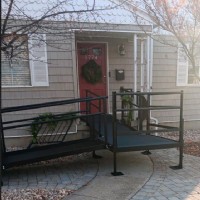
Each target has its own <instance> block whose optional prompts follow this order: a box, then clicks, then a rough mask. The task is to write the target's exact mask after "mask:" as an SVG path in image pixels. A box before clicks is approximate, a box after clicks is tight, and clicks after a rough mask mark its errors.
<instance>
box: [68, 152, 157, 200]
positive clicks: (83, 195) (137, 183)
mask: <svg viewBox="0 0 200 200" xmlns="http://www.w3.org/2000/svg"><path fill="white" fill-rule="evenodd" d="M98 154H99V155H102V156H103V158H102V159H100V160H99V170H98V173H97V176H96V177H95V179H93V180H92V181H91V182H90V183H89V184H88V185H87V186H86V187H83V188H82V189H80V190H78V191H76V192H74V193H73V194H72V195H71V196H67V197H66V198H65V200H94V199H99V200H105V199H106V200H125V199H130V198H131V197H132V196H133V195H134V194H135V193H136V192H137V191H138V190H139V189H140V188H141V187H142V186H143V185H144V184H145V183H146V182H147V181H148V180H149V178H150V176H151V175H152V173H153V165H152V162H151V160H150V159H149V157H148V156H145V155H142V154H141V153H140V152H129V153H119V154H118V155H117V160H118V162H117V163H118V171H121V172H123V173H124V175H123V176H112V175H111V171H112V170H113V163H112V162H113V159H112V155H113V154H112V153H111V152H109V151H102V152H98Z"/></svg>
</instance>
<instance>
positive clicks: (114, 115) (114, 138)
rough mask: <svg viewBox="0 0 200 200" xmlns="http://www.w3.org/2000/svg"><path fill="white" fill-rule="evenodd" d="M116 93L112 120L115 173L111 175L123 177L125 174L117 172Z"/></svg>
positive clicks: (113, 97) (113, 100) (113, 101)
mask: <svg viewBox="0 0 200 200" xmlns="http://www.w3.org/2000/svg"><path fill="white" fill-rule="evenodd" d="M116 96H117V94H116V92H113V93H112V113H113V120H112V127H113V131H112V133H113V165H114V166H113V169H114V170H113V172H112V173H111V174H112V175H113V176H121V175H123V173H121V172H117V127H116V124H117V123H116V120H117V103H116Z"/></svg>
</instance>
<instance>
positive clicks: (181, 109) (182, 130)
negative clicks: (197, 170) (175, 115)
mask: <svg viewBox="0 0 200 200" xmlns="http://www.w3.org/2000/svg"><path fill="white" fill-rule="evenodd" d="M183 132H184V119H183V91H181V95H180V130H179V142H180V152H179V153H180V155H179V156H180V157H179V166H178V167H179V169H182V168H183V145H184V141H183Z"/></svg>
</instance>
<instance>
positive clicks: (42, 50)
mask: <svg viewBox="0 0 200 200" xmlns="http://www.w3.org/2000/svg"><path fill="white" fill-rule="evenodd" d="M11 39H12V36H11V35H7V36H5V38H4V41H5V42H7V43H8V42H9V40H11ZM13 46H14V47H16V46H18V48H15V49H13V51H12V50H11V51H12V52H13V56H12V58H11V59H10V58H9V54H8V55H7V54H6V53H2V55H1V56H2V86H5V87H6V86H7V87H13V86H18V87H21V86H49V79H48V64H47V49H46V35H45V34H31V35H19V37H18V39H17V40H16V42H15V43H14V45H13Z"/></svg>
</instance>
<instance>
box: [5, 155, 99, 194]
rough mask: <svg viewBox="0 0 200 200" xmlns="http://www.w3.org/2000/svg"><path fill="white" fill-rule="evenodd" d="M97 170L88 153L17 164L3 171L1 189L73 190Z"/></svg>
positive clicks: (84, 182)
mask: <svg viewBox="0 0 200 200" xmlns="http://www.w3.org/2000/svg"><path fill="white" fill-rule="evenodd" d="M88 169H89V170H90V171H89V172H88ZM97 171H98V162H97V160H95V159H93V158H92V156H91V154H90V153H88V154H80V155H74V156H68V157H66V158H61V159H55V160H53V161H47V162H40V163H36V164H31V165H26V166H20V167H16V168H12V169H8V170H6V171H5V172H4V174H3V177H2V178H3V187H2V191H5V190H11V189H36V188H42V189H62V188H65V189H69V190H77V189H79V188H80V187H82V186H83V185H86V184H87V183H88V182H89V181H90V180H91V179H93V178H94V177H95V176H96V173H97Z"/></svg>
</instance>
